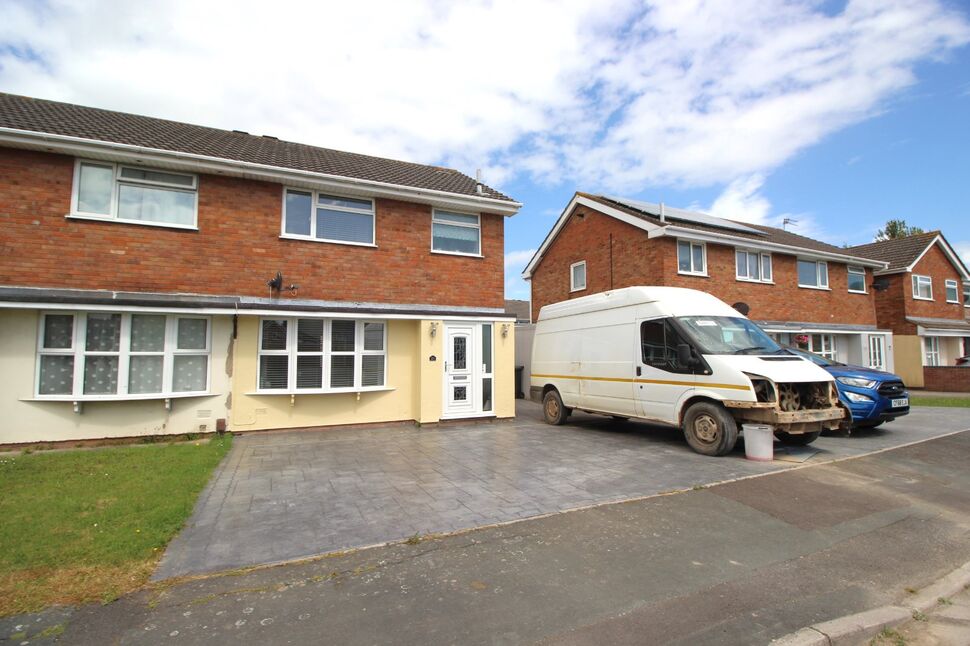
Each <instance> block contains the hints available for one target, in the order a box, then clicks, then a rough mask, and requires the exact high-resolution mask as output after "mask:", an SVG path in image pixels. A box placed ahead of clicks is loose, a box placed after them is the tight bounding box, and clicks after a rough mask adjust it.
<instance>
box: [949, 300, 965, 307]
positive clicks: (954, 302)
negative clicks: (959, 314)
mask: <svg viewBox="0 0 970 646" xmlns="http://www.w3.org/2000/svg"><path fill="white" fill-rule="evenodd" d="M947 303H949V304H950V305H959V304H960V301H947ZM964 307H966V306H965V305H964Z"/></svg>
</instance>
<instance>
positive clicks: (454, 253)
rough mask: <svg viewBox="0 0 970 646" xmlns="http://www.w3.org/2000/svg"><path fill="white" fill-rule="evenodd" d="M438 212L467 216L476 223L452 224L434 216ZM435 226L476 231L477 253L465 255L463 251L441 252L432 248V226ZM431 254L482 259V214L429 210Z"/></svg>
mask: <svg viewBox="0 0 970 646" xmlns="http://www.w3.org/2000/svg"><path fill="white" fill-rule="evenodd" d="M438 211H441V212H442V213H452V214H454V215H467V216H469V217H471V216H475V218H476V220H477V222H476V223H475V224H465V223H463V222H452V221H450V220H439V219H437V218H436V217H435V216H437V215H438ZM435 224H447V225H449V226H455V227H465V228H467V229H477V230H478V251H477V252H475V253H466V252H464V251H443V250H440V249H435V248H434V225H435ZM431 253H440V254H443V255H446V256H465V257H466V258H482V257H483V256H482V214H481V213H465V212H464V211H451V210H449V209H431Z"/></svg>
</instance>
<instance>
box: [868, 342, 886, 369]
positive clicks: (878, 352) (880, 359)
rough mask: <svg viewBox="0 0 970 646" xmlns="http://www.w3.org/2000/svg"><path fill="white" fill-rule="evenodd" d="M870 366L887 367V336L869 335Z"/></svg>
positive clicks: (874, 367) (876, 367) (875, 367)
mask: <svg viewBox="0 0 970 646" xmlns="http://www.w3.org/2000/svg"><path fill="white" fill-rule="evenodd" d="M869 367H870V368H873V369H875V370H885V369H886V337H884V336H882V335H877V334H873V335H871V336H870V337H869Z"/></svg>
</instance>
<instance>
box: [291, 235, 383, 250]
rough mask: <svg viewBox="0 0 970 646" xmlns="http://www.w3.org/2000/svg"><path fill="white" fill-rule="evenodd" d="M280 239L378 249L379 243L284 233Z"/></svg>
mask: <svg viewBox="0 0 970 646" xmlns="http://www.w3.org/2000/svg"><path fill="white" fill-rule="evenodd" d="M280 240H299V241H300V242H323V243H325V244H342V245H347V246H348V247H370V248H372V249H377V245H376V244H374V243H373V242H348V241H346V240H328V239H326V238H311V237H309V236H296V235H287V234H283V235H281V236H280Z"/></svg>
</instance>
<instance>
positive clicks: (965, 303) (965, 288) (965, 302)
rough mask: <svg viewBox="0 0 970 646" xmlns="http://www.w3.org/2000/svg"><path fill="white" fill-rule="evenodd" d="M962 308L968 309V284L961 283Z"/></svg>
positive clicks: (969, 301) (969, 284) (969, 293)
mask: <svg viewBox="0 0 970 646" xmlns="http://www.w3.org/2000/svg"><path fill="white" fill-rule="evenodd" d="M963 306H964V307H970V283H963Z"/></svg>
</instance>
